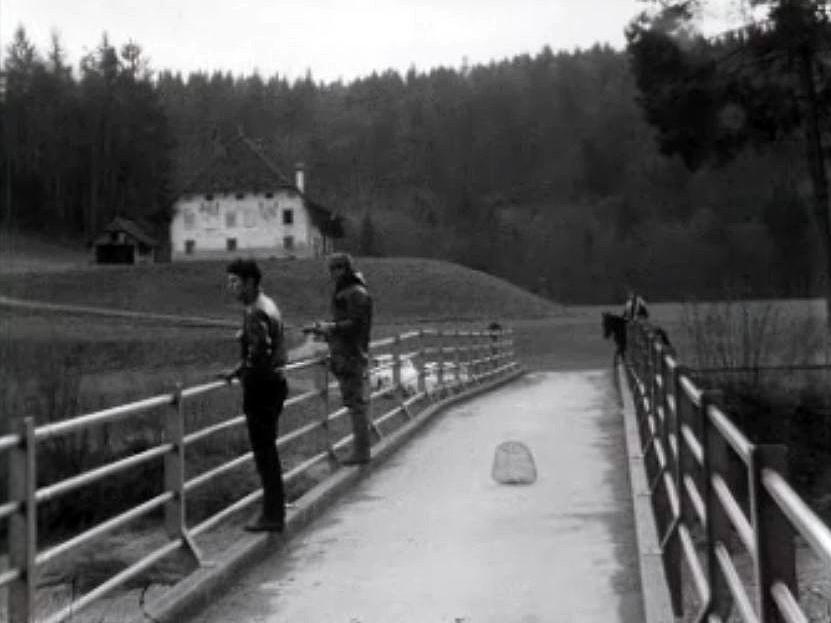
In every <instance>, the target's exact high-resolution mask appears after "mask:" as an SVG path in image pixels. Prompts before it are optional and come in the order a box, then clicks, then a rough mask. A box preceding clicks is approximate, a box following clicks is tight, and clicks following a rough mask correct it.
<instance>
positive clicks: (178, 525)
mask: <svg viewBox="0 0 831 623" xmlns="http://www.w3.org/2000/svg"><path fill="white" fill-rule="evenodd" d="M171 405H172V406H173V413H172V414H171V416H169V417H166V418H165V419H164V433H165V439H167V441H168V443H171V444H173V447H172V448H171V449H170V452H168V453H167V454H165V455H164V486H165V491H170V492H171V493H173V499H172V500H170V501H168V502H166V503H165V505H164V527H165V532H167V536H168V538H169V539H178V538H181V539H182V543H183V544H184V547H185V548H186V549H187V550H188V551H189V553H190V554H191V555H192V556H193V558H194V559H195V560H196V562H197V564H201V562H202V555H201V553H200V552H199V549H198V548H197V546H196V543H195V542H194V541H193V539H191V538H190V535H189V534H188V529H187V524H186V518H185V513H186V497H185V404H184V399H183V397H182V384H181V383H176V390H175V391H174V393H173V396H172V399H171Z"/></svg>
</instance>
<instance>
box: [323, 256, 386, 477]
mask: <svg viewBox="0 0 831 623" xmlns="http://www.w3.org/2000/svg"><path fill="white" fill-rule="evenodd" d="M328 266H329V274H330V276H331V279H332V281H333V283H334V285H335V292H334V294H333V296H332V304H331V313H332V320H331V321H329V322H318V323H315V328H314V331H315V332H316V333H318V334H319V335H322V336H323V337H324V339H325V340H326V341H327V342H328V343H329V367H330V369H331V371H332V373H333V374H334V375H335V377H336V378H337V380H338V385H339V386H340V392H341V397H342V399H343V404H344V406H346V407H347V409H349V415H350V417H351V419H352V434H353V438H354V443H353V447H352V448H353V450H352V456H351V457H349V458H347V459H344V460H343V461H341V463H342V464H344V465H359V464H363V463H368V462H369V459H370V445H371V442H370V435H369V336H370V331H371V330H372V297H371V296H370V294H369V290H368V288H367V285H366V281H365V280H364V278H363V275H361V273H359V272H358V271H357V270H355V266H354V262H353V261H352V258H351V256H349V255H348V254H346V253H333V254H332V255H330V256H329V258H328Z"/></svg>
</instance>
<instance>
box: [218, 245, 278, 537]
mask: <svg viewBox="0 0 831 623" xmlns="http://www.w3.org/2000/svg"><path fill="white" fill-rule="evenodd" d="M227 273H228V289H229V290H230V291H231V293H232V294H233V295H234V297H235V298H236V299H237V301H239V302H240V303H242V305H243V307H244V311H243V319H242V330H241V331H240V333H239V339H240V350H241V357H240V363H239V365H238V366H237V367H236V368H234V369H233V370H231V371H230V372H226V373H223V375H222V376H223V378H224V379H225V380H226V381H227V382H228V383H230V382H231V381H232V380H233V379H234V378H239V379H240V382H241V383H242V396H243V398H242V404H243V406H242V410H243V411H244V412H245V422H246V424H247V425H248V439H249V440H250V442H251V450H252V451H253V453H254V462H255V463H256V466H257V473H258V474H259V476H260V482H261V483H262V487H263V506H262V512H261V513H260V516H259V517H258V518H257V519H256V520H255V521H254V522H252V523H250V524H248V525H247V526H245V529H246V530H248V531H250V532H282V531H283V527H284V524H285V515H286V511H285V499H284V498H285V495H284V492H283V470H282V467H281V465H280V456H279V455H278V454H277V445H276V439H277V420H278V417H279V416H280V412H281V411H282V410H283V402H284V401H285V399H286V396H287V395H288V385H287V384H286V376H285V365H286V360H287V357H286V345H285V341H284V339H283V334H284V331H283V320H282V318H281V317H280V310H279V309H278V308H277V305H276V304H275V303H274V301H273V300H272V299H271V298H270V297H268V296H266V295H265V293H263V291H262V289H261V288H260V279H261V277H262V275H261V273H260V268H259V267H258V266H257V263H256V262H255V261H254V260H243V259H237V260H234V261H233V262H231V263H230V264H229V265H228V268H227Z"/></svg>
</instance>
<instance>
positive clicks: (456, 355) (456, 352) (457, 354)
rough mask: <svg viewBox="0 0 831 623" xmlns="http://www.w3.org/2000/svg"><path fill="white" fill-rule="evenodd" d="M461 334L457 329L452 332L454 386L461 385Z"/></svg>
mask: <svg viewBox="0 0 831 623" xmlns="http://www.w3.org/2000/svg"><path fill="white" fill-rule="evenodd" d="M462 338H463V335H462V332H461V331H459V330H458V329H457V330H456V331H454V332H453V339H454V346H453V365H455V366H456V374H455V377H456V386H457V387H458V386H459V385H461V384H462V344H463V343H464V340H463V339H462Z"/></svg>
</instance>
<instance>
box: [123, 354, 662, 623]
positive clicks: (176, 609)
mask: <svg viewBox="0 0 831 623" xmlns="http://www.w3.org/2000/svg"><path fill="white" fill-rule="evenodd" d="M523 374H525V370H524V369H523V368H521V367H519V366H514V367H513V369H511V370H509V371H507V372H506V374H505V376H501V377H499V378H496V379H494V380H492V381H488V382H486V383H483V384H482V385H477V386H474V387H471V388H469V389H466V390H465V391H462V392H460V393H458V394H453V395H451V396H448V397H446V398H443V399H441V400H439V401H438V402H435V403H433V404H431V405H429V406H428V407H427V408H425V409H424V410H423V411H421V412H420V413H418V414H417V415H416V416H415V417H414V418H413V419H412V420H411V421H410V422H408V423H407V424H405V425H404V426H402V427H401V428H400V429H398V430H397V431H395V432H394V433H392V434H390V435H389V436H387V437H385V438H384V439H383V440H382V441H380V442H379V443H378V444H377V445H375V446H374V447H373V455H372V462H371V463H369V464H367V465H364V466H360V467H341V468H340V469H338V470H337V471H336V472H335V473H334V474H333V475H332V476H331V477H329V478H327V479H326V480H324V481H323V482H321V483H320V484H318V485H316V486H315V487H313V488H312V489H310V490H309V491H308V492H306V493H305V494H304V495H303V496H301V497H300V498H298V499H297V500H295V502H294V508H292V509H289V511H288V515H287V518H286V531H285V533H284V534H283V535H270V534H262V533H261V534H249V533H244V532H241V533H240V539H239V540H238V541H237V543H236V544H235V545H233V546H231V547H230V548H229V549H228V550H227V551H226V552H224V553H223V554H222V557H221V559H219V560H217V561H213V562H211V563H210V564H209V565H206V566H204V567H200V568H199V569H197V570H196V571H194V572H193V573H192V574H190V575H189V576H187V577H186V578H184V579H183V580H181V581H179V582H178V583H177V584H175V585H174V586H172V587H171V588H170V590H168V591H166V592H165V594H164V595H162V596H161V597H159V598H158V599H157V600H156V601H154V602H152V603H150V604H148V605H146V606H144V608H143V611H142V613H141V614H140V615H138V616H136V617H133V618H132V619H131V623H147V622H148V621H153V623H181V621H184V620H187V618H188V617H192V616H195V615H196V614H197V613H198V612H199V611H200V610H202V609H203V608H205V607H206V606H207V605H208V604H209V602H210V601H211V600H212V599H213V598H214V597H215V596H216V595H217V594H218V593H220V592H222V590H223V588H225V587H227V586H228V585H229V584H230V582H231V581H232V580H233V578H234V577H235V576H236V575H237V574H239V573H242V572H244V570H245V569H246V568H249V567H251V566H252V565H254V564H256V563H257V562H259V561H260V560H262V559H264V558H265V557H266V556H269V555H271V554H274V553H275V552H277V551H280V550H282V549H284V548H286V547H287V546H288V544H289V542H290V540H291V537H292V536H293V535H294V534H295V533H297V532H299V531H300V530H301V529H302V528H303V527H305V526H307V525H308V524H310V523H311V522H312V521H313V520H314V519H316V518H317V517H319V516H320V515H321V514H323V512H324V511H326V510H327V509H328V508H329V507H330V506H331V505H332V504H333V503H334V502H336V501H337V499H338V498H340V497H341V496H342V495H343V494H345V493H346V492H347V491H348V490H349V489H350V488H352V487H353V486H354V485H355V484H357V483H358V482H359V481H360V480H362V479H363V478H365V477H366V476H368V475H369V474H371V473H372V472H373V471H374V470H375V469H376V468H377V467H378V466H380V465H381V464H382V463H383V462H384V461H385V460H386V459H388V458H389V457H390V456H392V455H393V454H394V453H395V451H396V450H398V449H399V448H400V447H401V446H402V445H404V444H405V443H406V442H408V441H410V440H411V439H412V438H413V437H414V436H415V435H416V433H418V432H420V431H421V430H422V429H423V427H424V425H425V424H426V423H428V422H429V421H431V420H432V419H433V418H434V416H435V415H437V414H438V413H440V412H441V411H443V410H445V409H447V408H448V407H451V406H453V405H454V404H456V403H458V402H462V401H464V400H468V399H470V398H474V397H476V396H478V395H479V394H483V393H485V392H488V391H491V390H494V389H497V388H498V387H501V386H502V385H505V384H507V383H509V382H511V381H513V380H515V379H517V378H518V377H520V376H522V375H523ZM650 623H651V622H650Z"/></svg>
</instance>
